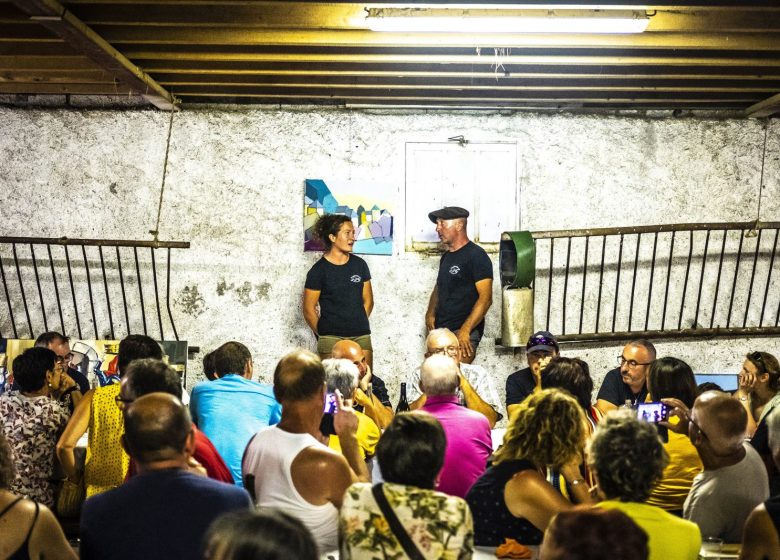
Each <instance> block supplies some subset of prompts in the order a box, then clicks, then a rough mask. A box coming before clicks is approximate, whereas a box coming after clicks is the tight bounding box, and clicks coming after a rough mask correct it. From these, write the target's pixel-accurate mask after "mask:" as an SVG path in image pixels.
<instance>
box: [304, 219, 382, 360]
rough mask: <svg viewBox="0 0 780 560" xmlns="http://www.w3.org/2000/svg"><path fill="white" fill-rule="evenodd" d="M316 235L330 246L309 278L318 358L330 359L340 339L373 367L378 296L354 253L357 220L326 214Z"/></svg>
mask: <svg viewBox="0 0 780 560" xmlns="http://www.w3.org/2000/svg"><path fill="white" fill-rule="evenodd" d="M313 234H314V238H315V239H319V240H320V241H322V243H323V244H324V245H325V252H324V254H323V255H322V258H321V259H320V260H318V261H317V262H316V263H314V266H312V267H311V269H309V272H308V273H307V274H306V284H305V286H304V290H303V318H304V319H305V320H306V323H307V324H308V325H309V327H310V328H311V330H312V332H313V333H314V336H316V337H317V353H318V354H319V356H320V358H322V359H325V358H330V356H331V353H332V351H333V346H334V345H335V344H336V343H337V342H338V341H339V340H344V339H348V340H353V341H355V342H357V343H358V344H359V345H360V348H362V349H363V352H364V354H365V356H366V361H367V362H368V365H369V367H372V366H373V363H374V362H373V348H372V346H371V328H370V326H369V324H368V317H369V316H370V315H371V311H372V309H373V308H374V293H373V291H372V290H371V273H370V272H369V270H368V265H367V264H366V261H364V260H363V259H361V258H360V257H358V256H356V255H353V254H352V246H353V245H354V243H355V226H354V225H353V224H352V219H351V218H349V216H344V215H342V214H323V215H322V216H320V218H319V219H318V220H317V222H316V223H315V224H314V227H313ZM318 305H319V313H318V312H317V306H318Z"/></svg>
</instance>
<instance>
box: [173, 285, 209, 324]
mask: <svg viewBox="0 0 780 560" xmlns="http://www.w3.org/2000/svg"><path fill="white" fill-rule="evenodd" d="M173 304H174V305H175V306H176V307H179V308H181V310H182V311H183V312H184V313H186V314H187V315H190V316H191V317H198V316H200V315H202V314H203V312H204V311H206V300H205V299H203V296H202V295H200V292H199V291H198V286H192V287H190V286H185V287H184V289H183V290H182V291H181V292H179V295H178V296H177V297H176V299H175V300H174V301H173Z"/></svg>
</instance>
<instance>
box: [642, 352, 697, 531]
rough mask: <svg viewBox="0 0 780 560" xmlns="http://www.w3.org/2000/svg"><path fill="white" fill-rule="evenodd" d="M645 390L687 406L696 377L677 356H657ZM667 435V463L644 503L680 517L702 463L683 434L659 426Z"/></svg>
mask: <svg viewBox="0 0 780 560" xmlns="http://www.w3.org/2000/svg"><path fill="white" fill-rule="evenodd" d="M647 392H648V393H649V395H650V400H652V401H654V402H657V401H660V400H662V399H669V398H674V399H678V400H680V401H682V402H683V403H685V406H687V407H688V409H689V410H690V409H691V408H693V401H695V400H696V378H695V377H694V375H693V370H691V367H690V366H689V365H688V364H686V363H685V362H683V361H682V360H678V359H677V358H658V359H657V360H655V361H654V362H653V363H652V365H651V366H650V371H649V372H648V374H647ZM661 429H662V430H663V431H664V433H666V434H667V435H668V437H667V438H666V439H667V441H666V442H664V449H665V450H666V454H667V455H668V456H669V464H667V465H666V468H665V469H664V474H663V476H661V480H660V481H658V484H656V485H655V487H654V488H653V491H652V493H651V494H650V497H649V498H648V499H647V503H648V504H650V505H651V506H658V507H660V508H662V509H665V510H666V511H669V512H671V513H674V514H675V515H677V516H679V517H682V510H683V504H684V503H685V498H687V497H688V493H689V492H690V491H691V486H692V485H693V479H694V477H695V476H696V475H698V474H699V473H700V472H701V471H702V469H703V468H704V466H703V465H702V463H701V459H700V458H699V453H698V451H696V448H695V447H694V446H693V444H692V443H691V440H690V438H689V437H688V435H687V434H678V433H675V432H673V431H671V430H666V428H661Z"/></svg>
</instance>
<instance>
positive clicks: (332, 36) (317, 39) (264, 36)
mask: <svg viewBox="0 0 780 560" xmlns="http://www.w3.org/2000/svg"><path fill="white" fill-rule="evenodd" d="M14 1H16V2H20V3H23V2H24V1H25V0H14ZM36 1H39V2H40V1H44V0H36ZM49 1H53V0H49ZM96 30H97V31H99V33H100V34H101V35H102V36H103V37H105V39H106V40H107V41H109V42H110V43H112V44H117V43H121V44H123V45H264V46H276V45H279V46H293V45H295V46H342V47H361V48H376V47H404V48H413V47H438V48H442V47H481V48H485V49H487V48H491V47H495V48H545V47H547V48H550V47H552V48H573V49H584V48H630V49H634V50H642V49H696V50H745V51H755V52H758V51H765V52H778V53H779V54H780V42H778V36H777V35H776V34H773V33H756V34H753V33H734V34H722V33H696V34H691V33H640V34H632V35H629V34H625V35H623V34H615V35H599V34H554V33H535V34H534V33H530V34H505V33H490V34H487V33H483V34H470V33H431V34H426V33H378V32H373V31H359V30H345V31H320V30H291V31H287V30H258V29H246V28H234V29H223V28H217V29H213V28H208V27H188V28H179V27H151V28H143V27H114V26H100V27H96Z"/></svg>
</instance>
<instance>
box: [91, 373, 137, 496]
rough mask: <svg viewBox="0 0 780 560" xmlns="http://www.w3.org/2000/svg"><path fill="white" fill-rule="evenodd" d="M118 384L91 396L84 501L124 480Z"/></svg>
mask: <svg viewBox="0 0 780 560" xmlns="http://www.w3.org/2000/svg"><path fill="white" fill-rule="evenodd" d="M117 395H119V383H115V384H113V385H107V386H105V387H98V388H97V389H95V393H94V394H93V395H92V408H91V411H90V416H89V442H88V444H87V458H86V461H85V463H84V483H85V486H86V490H87V498H89V497H90V496H94V495H95V494H100V493H101V492H105V491H106V490H111V489H112V488H116V487H117V486H119V485H120V484H122V482H124V480H125V476H126V475H127V468H128V466H129V464H130V457H128V455H127V453H125V451H124V449H122V444H121V441H120V438H121V437H122V434H124V433H125V423H124V419H123V418H122V411H121V410H119V407H118V406H117V404H116V396H117Z"/></svg>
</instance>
